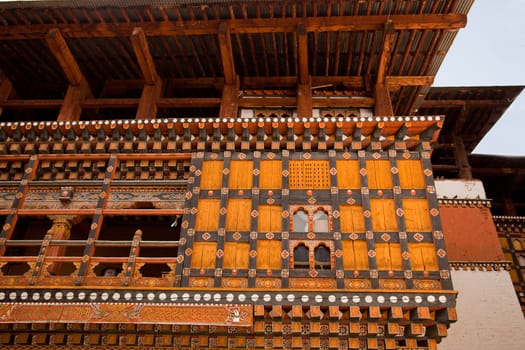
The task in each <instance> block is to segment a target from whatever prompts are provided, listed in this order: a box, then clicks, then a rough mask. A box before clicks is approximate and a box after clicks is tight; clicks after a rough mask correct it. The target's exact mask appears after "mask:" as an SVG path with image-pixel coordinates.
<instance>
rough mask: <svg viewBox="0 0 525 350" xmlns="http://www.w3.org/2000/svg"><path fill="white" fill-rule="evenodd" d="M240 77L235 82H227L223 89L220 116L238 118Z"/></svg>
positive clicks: (222, 117)
mask: <svg viewBox="0 0 525 350" xmlns="http://www.w3.org/2000/svg"><path fill="white" fill-rule="evenodd" d="M239 87H240V86H239V79H236V80H235V82H234V84H226V85H224V88H223V89H222V100H221V108H220V111H219V118H220V119H226V118H237V113H238V109H239Z"/></svg>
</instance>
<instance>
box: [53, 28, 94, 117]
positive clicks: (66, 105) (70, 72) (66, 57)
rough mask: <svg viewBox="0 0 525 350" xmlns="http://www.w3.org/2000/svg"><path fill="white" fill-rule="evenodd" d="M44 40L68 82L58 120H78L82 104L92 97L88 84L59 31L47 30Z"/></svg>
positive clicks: (54, 29) (55, 29)
mask: <svg viewBox="0 0 525 350" xmlns="http://www.w3.org/2000/svg"><path fill="white" fill-rule="evenodd" d="M45 40H46V43H47V45H48V47H49V49H50V50H51V53H52V54H53V56H54V57H55V59H56V60H57V62H58V64H59V65H60V67H61V68H62V71H63V73H64V75H65V77H66V79H67V80H68V82H69V87H68V89H67V92H66V96H65V98H64V102H63V104H62V106H61V108H60V112H59V115H58V120H79V119H80V115H81V113H82V107H81V104H82V102H83V101H84V100H85V99H86V98H87V97H91V96H93V94H92V93H91V89H90V87H89V84H88V82H87V80H86V78H85V77H84V75H83V74H82V71H81V70H80V67H79V66H78V63H77V61H76V60H75V57H73V54H72V53H71V50H70V49H69V47H68V46H67V43H66V41H65V39H64V37H63V35H62V33H61V32H60V30H59V29H57V28H53V29H51V30H49V32H47V33H46V35H45Z"/></svg>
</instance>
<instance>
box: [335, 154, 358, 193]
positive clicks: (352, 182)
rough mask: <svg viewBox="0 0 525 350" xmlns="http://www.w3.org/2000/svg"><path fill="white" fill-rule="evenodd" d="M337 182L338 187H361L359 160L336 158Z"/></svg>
mask: <svg viewBox="0 0 525 350" xmlns="http://www.w3.org/2000/svg"><path fill="white" fill-rule="evenodd" d="M336 166H337V184H338V186H339V188H345V189H349V188H361V174H359V161H357V160H337V161H336Z"/></svg>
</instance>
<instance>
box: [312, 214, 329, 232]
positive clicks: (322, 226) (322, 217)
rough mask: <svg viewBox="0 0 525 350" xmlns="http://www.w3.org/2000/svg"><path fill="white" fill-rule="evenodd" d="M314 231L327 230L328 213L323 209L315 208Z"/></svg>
mask: <svg viewBox="0 0 525 350" xmlns="http://www.w3.org/2000/svg"><path fill="white" fill-rule="evenodd" d="M313 221H314V232H329V229H328V214H326V212H325V211H324V210H323V209H317V211H316V212H315V213H314V220H313Z"/></svg>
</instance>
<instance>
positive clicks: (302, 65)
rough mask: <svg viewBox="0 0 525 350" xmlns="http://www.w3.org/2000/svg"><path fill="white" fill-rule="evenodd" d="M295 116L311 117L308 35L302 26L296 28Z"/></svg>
mask: <svg viewBox="0 0 525 350" xmlns="http://www.w3.org/2000/svg"><path fill="white" fill-rule="evenodd" d="M297 60H298V62H297V69H298V77H297V80H298V81H297V116H298V117H299V118H311V117H312V78H311V77H310V74H309V72H308V33H307V32H306V27H305V26H304V25H303V24H299V25H298V26H297Z"/></svg>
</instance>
